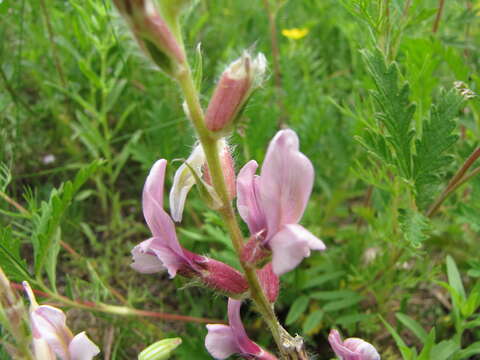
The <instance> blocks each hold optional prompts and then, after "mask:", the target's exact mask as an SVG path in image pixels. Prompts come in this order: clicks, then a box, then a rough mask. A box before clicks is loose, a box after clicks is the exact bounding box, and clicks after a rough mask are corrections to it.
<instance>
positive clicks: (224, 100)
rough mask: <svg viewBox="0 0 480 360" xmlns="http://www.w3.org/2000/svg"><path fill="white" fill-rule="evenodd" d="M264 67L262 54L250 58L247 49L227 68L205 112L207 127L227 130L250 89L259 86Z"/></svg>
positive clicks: (239, 110) (215, 129) (216, 130)
mask: <svg viewBox="0 0 480 360" xmlns="http://www.w3.org/2000/svg"><path fill="white" fill-rule="evenodd" d="M266 67H267V61H266V59H265V56H264V55H263V54H262V53H259V54H258V55H257V57H256V58H255V59H252V57H251V56H250V54H249V53H248V52H245V53H244V54H243V55H242V57H240V58H239V59H237V60H236V61H234V62H233V63H231V64H230V65H229V66H228V67H227V69H226V70H225V71H224V72H223V74H222V76H221V77H220V81H219V82H218V84H217V87H216V88H215V91H214V92H213V95H212V98H211V99H210V103H209V104H208V108H207V111H206V113H205V121H206V126H207V128H208V129H209V130H211V131H213V132H218V131H223V132H225V131H228V129H229V128H230V126H231V125H232V124H233V122H234V121H235V119H236V118H237V117H238V115H239V113H240V112H241V110H242V109H243V107H244V105H245V104H246V102H247V100H248V98H249V97H250V95H251V93H252V92H253V90H255V89H256V88H257V87H258V86H260V85H261V83H262V81H263V78H264V74H265V70H266Z"/></svg>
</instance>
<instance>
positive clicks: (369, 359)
mask: <svg viewBox="0 0 480 360" xmlns="http://www.w3.org/2000/svg"><path fill="white" fill-rule="evenodd" d="M343 345H344V346H345V347H347V348H348V349H350V350H352V351H353V352H355V353H357V354H359V355H360V357H359V359H360V360H380V355H379V354H378V352H377V349H375V347H374V346H373V345H372V344H370V343H368V342H366V341H365V340H363V339H359V338H348V339H346V340H345V341H344V342H343Z"/></svg>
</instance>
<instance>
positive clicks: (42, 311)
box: [30, 305, 73, 360]
mask: <svg viewBox="0 0 480 360" xmlns="http://www.w3.org/2000/svg"><path fill="white" fill-rule="evenodd" d="M30 318H31V322H32V332H33V336H34V337H35V338H37V339H40V338H41V339H43V340H45V341H46V342H47V344H48V345H49V346H50V349H52V350H53V351H54V352H55V354H57V356H59V357H60V358H61V359H62V360H63V359H65V360H67V359H68V344H69V343H70V341H71V339H72V337H73V335H72V333H71V331H70V329H68V327H67V325H66V323H65V321H66V317H65V314H64V313H63V311H61V310H59V309H57V308H55V307H53V306H49V305H41V306H39V307H37V308H36V309H35V310H34V311H32V312H31V313H30Z"/></svg>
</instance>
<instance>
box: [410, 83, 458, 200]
mask: <svg viewBox="0 0 480 360" xmlns="http://www.w3.org/2000/svg"><path fill="white" fill-rule="evenodd" d="M462 103H463V98H462V97H461V96H460V95H459V94H458V93H457V91H456V90H455V89H451V90H450V91H448V92H444V93H442V94H441V96H440V97H439V100H438V103H437V104H436V105H433V106H432V108H431V110H430V119H429V120H428V121H424V122H423V131H422V138H421V139H419V140H417V141H416V155H415V156H414V158H413V165H414V182H415V193H416V195H415V196H416V202H417V205H418V207H419V208H420V209H425V208H426V207H427V206H428V205H429V204H430V203H431V202H432V200H433V198H434V196H435V194H436V193H437V191H438V185H439V183H440V182H441V180H442V176H441V175H442V173H443V172H444V171H445V168H446V166H447V165H448V164H450V163H451V160H452V157H451V156H450V155H447V154H446V152H447V151H448V150H449V149H450V148H451V147H452V145H454V144H455V142H456V141H457V139H458V136H457V135H453V134H452V133H453V131H454V130H455V127H456V124H455V121H454V118H455V116H456V115H457V114H458V111H459V109H460V106H461V105H462Z"/></svg>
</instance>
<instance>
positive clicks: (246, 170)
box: [237, 160, 266, 235]
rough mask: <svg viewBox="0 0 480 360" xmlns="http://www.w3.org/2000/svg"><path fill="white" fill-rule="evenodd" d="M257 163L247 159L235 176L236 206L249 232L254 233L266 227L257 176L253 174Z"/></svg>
mask: <svg viewBox="0 0 480 360" xmlns="http://www.w3.org/2000/svg"><path fill="white" fill-rule="evenodd" d="M257 167H258V164H257V162H256V161H255V160H251V161H249V162H248V163H247V164H245V166H244V167H243V168H242V169H241V170H240V172H239V173H238V177H237V196H238V198H237V208H238V212H239V213H240V216H241V217H242V219H243V221H245V223H246V224H247V225H248V228H249V230H250V233H251V234H252V235H253V234H256V233H258V232H260V231H262V230H264V229H265V228H266V220H265V214H264V212H263V210H262V208H261V205H260V203H259V200H260V198H259V195H260V194H259V177H258V176H257V175H255V171H256V170H257Z"/></svg>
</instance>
